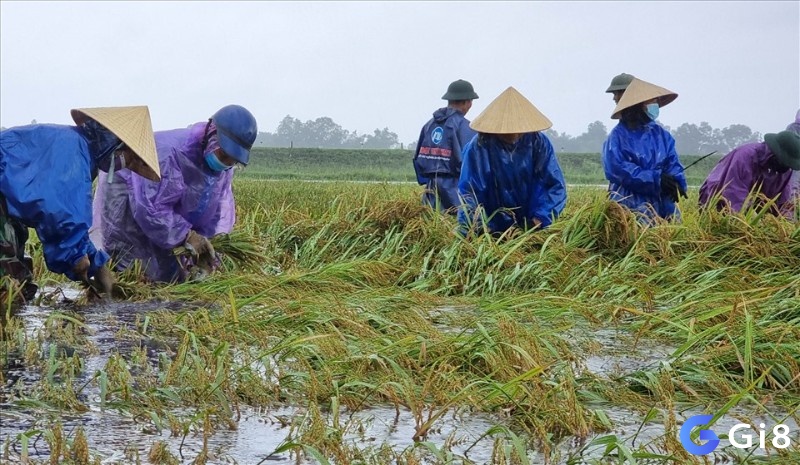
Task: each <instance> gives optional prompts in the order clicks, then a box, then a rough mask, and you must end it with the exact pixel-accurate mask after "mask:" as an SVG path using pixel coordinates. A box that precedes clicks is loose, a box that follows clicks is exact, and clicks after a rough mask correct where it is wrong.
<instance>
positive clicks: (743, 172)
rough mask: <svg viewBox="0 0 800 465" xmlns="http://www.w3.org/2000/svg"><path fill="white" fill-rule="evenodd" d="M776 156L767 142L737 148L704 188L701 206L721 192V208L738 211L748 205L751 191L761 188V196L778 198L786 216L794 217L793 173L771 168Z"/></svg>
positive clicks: (723, 161) (717, 167)
mask: <svg viewBox="0 0 800 465" xmlns="http://www.w3.org/2000/svg"><path fill="white" fill-rule="evenodd" d="M772 156H773V155H772V152H771V151H770V150H769V147H768V146H767V144H766V143H765V142H754V143H750V144H744V145H741V146H739V147H737V148H735V149H733V151H732V152H730V153H729V154H727V155H725V157H723V158H722V160H720V161H719V163H717V166H715V167H714V169H713V170H711V173H710V174H709V175H708V178H706V180H705V181H704V182H703V185H702V186H701V187H700V205H701V206H703V205H707V204H708V203H709V201H710V200H711V197H713V196H714V194H716V193H717V192H721V197H722V201H721V202H720V203H719V204H718V205H717V209H722V208H724V207H725V204H726V203H727V204H729V205H730V208H731V210H733V211H736V212H738V211H741V210H742V208H743V207H744V206H745V200H746V199H747V196H748V194H750V191H751V189H753V187H755V186H758V185H760V186H761V194H762V195H764V196H765V197H767V198H770V199H772V198H776V197H777V200H776V201H775V207H776V208H777V209H779V210H780V212H781V213H782V214H783V215H785V216H787V217H788V218H792V216H793V215H794V202H792V189H793V187H792V183H793V181H792V173H793V172H792V170H789V171H786V172H784V173H779V172H777V171H774V170H772V169H770V168H769V163H768V161H769V160H770V158H772Z"/></svg>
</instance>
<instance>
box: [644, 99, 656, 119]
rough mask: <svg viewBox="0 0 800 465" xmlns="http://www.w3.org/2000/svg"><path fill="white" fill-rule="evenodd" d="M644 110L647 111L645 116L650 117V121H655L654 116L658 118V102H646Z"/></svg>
mask: <svg viewBox="0 0 800 465" xmlns="http://www.w3.org/2000/svg"><path fill="white" fill-rule="evenodd" d="M644 112H645V113H647V117H648V118H650V120H651V121H655V120H656V118H658V104H657V103H648V104H647V106H646V107H645V111H644Z"/></svg>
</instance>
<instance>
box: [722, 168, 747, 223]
mask: <svg viewBox="0 0 800 465" xmlns="http://www.w3.org/2000/svg"><path fill="white" fill-rule="evenodd" d="M748 162H749V159H748V158H746V157H737V158H735V159H734V160H733V161H732V162H731V164H730V166H729V167H728V171H727V173H726V174H725V179H724V180H723V182H722V190H721V192H722V194H721V195H722V197H723V198H724V199H725V200H727V202H728V204H729V205H730V207H731V210H733V211H735V212H739V211H742V208H743V207H744V206H745V200H747V198H748V196H750V190H751V189H752V188H753V185H754V184H755V177H754V175H753V170H752V167H751V166H748Z"/></svg>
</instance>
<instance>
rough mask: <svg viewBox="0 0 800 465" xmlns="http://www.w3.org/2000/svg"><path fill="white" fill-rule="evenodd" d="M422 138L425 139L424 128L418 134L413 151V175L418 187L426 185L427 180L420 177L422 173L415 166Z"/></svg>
mask: <svg viewBox="0 0 800 465" xmlns="http://www.w3.org/2000/svg"><path fill="white" fill-rule="evenodd" d="M424 138H425V128H424V127H423V128H422V130H421V131H420V132H419V140H417V147H416V150H415V151H414V160H413V164H414V173H416V175H417V183H418V184H419V185H420V186H424V185H425V184H428V178H426V177H425V176H423V175H422V173H420V171H419V167H418V166H417V157H419V148H420V146H422V141H423V139H424Z"/></svg>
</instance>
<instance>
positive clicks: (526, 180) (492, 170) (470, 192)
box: [458, 132, 567, 234]
mask: <svg viewBox="0 0 800 465" xmlns="http://www.w3.org/2000/svg"><path fill="white" fill-rule="evenodd" d="M458 190H459V192H460V194H461V196H462V198H463V199H464V208H462V209H460V210H459V212H458V221H459V225H460V228H459V229H460V232H461V233H462V234H464V233H466V232H467V231H468V230H469V229H470V227H471V226H472V222H473V221H474V220H476V219H477V220H478V221H480V218H476V210H477V207H478V205H481V206H482V207H483V209H484V211H485V215H486V217H487V218H488V224H487V225H486V227H487V228H488V230H489V232H492V233H496V232H503V231H505V230H507V229H508V228H510V227H511V226H513V225H517V226H518V227H521V228H528V227H532V226H533V224H534V220H538V221H539V222H541V227H542V228H545V227H547V226H549V225H550V224H551V223H552V221H553V219H554V218H557V217H558V215H560V214H561V211H562V210H563V209H564V205H565V204H566V202H567V185H566V183H565V182H564V175H563V174H562V173H561V167H560V166H559V165H558V160H557V159H556V155H555V152H554V150H553V145H552V144H551V143H550V140H549V139H548V138H547V136H546V135H544V134H543V133H541V132H531V133H526V134H523V136H522V138H520V139H519V140H518V141H517V143H516V144H515V145H514V146H513V147H510V146H509V145H508V144H506V143H504V142H502V141H501V140H500V139H498V138H497V136H494V135H490V134H479V135H478V136H477V137H475V138H474V139H472V141H471V142H470V143H469V144H467V146H466V148H465V150H464V163H463V167H462V171H461V178H460V180H459V183H458ZM482 226H483V225H479V226H478V227H477V228H476V229H477V230H481V229H482Z"/></svg>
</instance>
